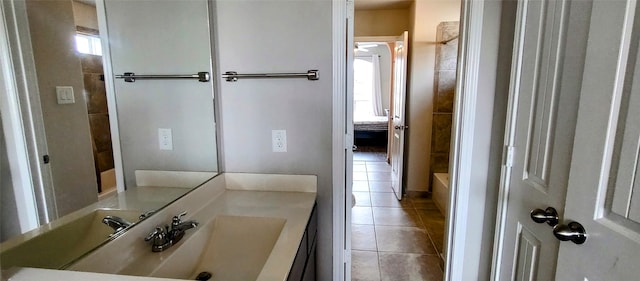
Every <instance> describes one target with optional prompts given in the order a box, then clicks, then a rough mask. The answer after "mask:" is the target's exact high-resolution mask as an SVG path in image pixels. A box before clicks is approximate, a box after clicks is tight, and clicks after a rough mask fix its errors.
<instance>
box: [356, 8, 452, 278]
mask: <svg viewBox="0 0 640 281" xmlns="http://www.w3.org/2000/svg"><path fill="white" fill-rule="evenodd" d="M356 4H357V3H356ZM421 4H422V3H421ZM414 5H415V4H414ZM457 5H458V6H457V7H459V3H458V4H457ZM356 6H357V5H356ZM420 6H421V7H416V6H413V7H409V8H408V9H407V11H411V10H412V9H415V11H416V13H417V12H418V10H423V8H434V7H426V6H428V5H425V6H422V5H420ZM451 6H452V7H453V8H451V9H450V10H451V11H448V10H447V11H444V8H442V7H437V9H436V8H434V9H436V10H438V11H439V12H440V13H442V14H446V16H445V15H438V16H436V17H432V16H428V15H422V13H420V16H419V18H420V21H421V26H420V29H421V30H417V29H416V27H414V28H412V27H411V24H409V28H408V29H407V30H409V39H410V40H408V42H407V43H405V44H402V43H401V44H398V42H402V41H400V40H399V39H398V37H397V36H375V35H372V36H368V35H369V34H376V33H378V34H380V33H382V32H385V33H386V34H389V33H390V34H389V35H393V34H394V33H399V32H397V31H391V32H393V33H391V32H389V31H388V29H387V28H388V27H389V26H394V25H392V24H391V21H395V25H397V26H400V25H401V24H400V23H399V22H400V21H401V19H402V18H403V17H401V16H400V14H402V13H403V12H404V10H402V9H388V10H371V9H369V10H358V9H357V7H356V15H355V21H354V25H355V36H356V37H355V38H354V43H355V44H354V45H355V46H354V47H355V48H354V49H355V52H354V61H353V69H354V79H353V80H354V100H353V104H354V105H353V110H354V114H353V118H354V124H353V128H354V142H355V144H356V150H355V151H354V154H353V185H352V189H353V196H354V204H353V207H352V209H351V239H350V241H351V261H352V264H351V280H441V279H442V278H443V276H444V265H445V252H446V251H445V240H446V239H445V238H446V234H445V232H446V231H445V221H446V214H447V213H448V209H447V202H448V198H449V195H448V190H447V189H446V186H448V176H446V173H447V172H448V162H449V161H448V160H449V159H448V157H449V153H448V151H449V146H450V142H451V128H452V116H453V100H454V95H455V92H456V91H455V85H456V66H457V49H458V40H457V37H458V29H459V28H458V19H459V16H460V14H459V9H455V6H456V5H454V4H452V5H451ZM448 8H450V7H447V9H448ZM429 13H431V11H430V12H429ZM394 15H395V16H394ZM416 16H418V15H417V14H416ZM427 17H428V19H427ZM382 18H385V19H389V22H384V23H386V24H384V25H383V22H382V21H381V19H382ZM416 21H418V20H416ZM425 26H428V28H430V30H429V32H424V30H422V29H423V28H425ZM359 33H360V34H363V33H365V35H364V36H362V37H359ZM417 33H421V34H417ZM424 33H428V35H425V34H424ZM383 34H384V33H383ZM386 34H385V35H386ZM394 44H395V45H394ZM381 46H384V47H387V49H386V50H384V49H382V50H380V49H381ZM385 51H388V52H389V53H390V54H391V56H392V59H391V62H390V64H391V69H392V70H391V75H390V76H391V77H392V78H391V80H392V81H391V83H390V87H389V91H390V93H389V94H390V96H389V108H388V111H386V112H385V114H384V115H383V117H387V119H386V120H384V121H382V120H379V121H378V122H385V121H386V122H387V125H388V126H387V130H386V132H384V133H385V134H386V137H387V138H386V142H377V143H376V142H375V141H371V140H372V139H373V140H375V139H376V138H375V137H374V136H370V135H371V134H372V133H369V132H367V133H368V134H369V136H367V135H366V134H365V136H363V132H362V131H364V129H363V125H362V123H359V122H362V121H363V120H362V119H364V118H362V116H368V117H370V119H373V117H374V116H376V114H375V112H376V107H378V109H379V108H380V106H379V105H376V102H378V101H376V99H375V97H376V96H375V94H377V93H379V94H381V97H383V98H379V100H380V101H379V104H381V105H382V107H383V108H382V109H383V110H384V109H385V108H384V106H385V105H386V104H385V99H384V98H386V96H384V93H383V90H384V89H386V88H385V87H384V86H382V85H384V84H383V83H382V82H381V83H380V84H381V86H379V87H380V90H377V89H375V88H374V89H368V88H371V86H369V85H371V84H372V83H371V82H370V81H376V80H375V79H376V78H378V77H377V75H380V76H381V77H379V79H380V81H384V80H383V79H384V77H382V74H383V72H382V71H376V69H375V66H376V58H377V59H378V61H377V63H378V67H380V70H382V67H384V64H383V55H381V53H382V54H384V52H385ZM398 51H399V52H400V53H403V52H404V53H405V54H411V57H410V58H409V59H406V58H405V61H402V60H398V61H396V60H394V59H393V58H394V55H393V54H394V52H398ZM397 62H400V63H406V65H407V67H406V69H407V74H406V75H405V77H404V78H405V79H406V80H405V81H404V82H401V83H398V84H401V85H398V87H400V88H403V90H404V91H406V96H404V97H406V110H407V114H406V118H405V116H401V118H398V121H402V123H398V124H395V123H394V121H396V120H394V119H396V114H394V112H393V111H396V112H395V113H399V111H398V110H396V109H395V107H394V103H395V101H394V99H395V98H397V96H394V93H396V92H399V91H398V90H397V89H396V87H394V86H393V85H394V83H396V82H398V81H394V78H393V77H394V76H395V75H393V73H394V71H393V69H394V65H395V64H396V63H397ZM372 68H373V70H370V69H372ZM363 69H364V70H363ZM358 71H363V72H366V73H373V74H369V76H372V77H373V78H372V79H367V77H364V78H363V77H362V76H361V74H359V73H358ZM396 77H397V76H396ZM360 84H365V85H366V86H368V88H365V87H362V86H360ZM373 85H374V86H378V85H376V84H375V83H373ZM359 86H360V87H362V88H365V89H367V91H363V92H366V93H368V95H367V96H373V97H374V98H372V99H370V100H371V101H370V100H365V99H364V98H360V97H359V96H362V95H363V94H362V93H361V92H360V91H359V89H358V87H359ZM403 94H404V93H403ZM362 100H364V101H362ZM401 103H402V104H403V105H404V104H405V101H404V100H403V101H402V102H401ZM361 107H365V109H368V110H369V111H365V110H363V109H362V108H361ZM363 111H365V113H362V112H363ZM403 111H404V109H403ZM399 117H400V116H399ZM381 119H382V118H381ZM367 121H369V122H371V121H373V120H367ZM409 122H411V124H409ZM367 125H369V126H371V127H373V126H372V125H371V124H367ZM407 125H410V127H409V126H407ZM378 130H380V129H378ZM396 135H398V136H400V135H403V139H402V141H400V142H399V143H401V144H402V146H404V147H402V146H396V147H394V146H393V138H394V137H395V136H396ZM404 135H406V138H407V141H404ZM367 137H368V138H367ZM377 139H380V137H379V136H378V138H377ZM372 143H373V144H374V145H371V144H372ZM397 156H400V157H397ZM403 158H404V159H403ZM394 160H395V161H397V163H394ZM348 164H349V163H347V165H348ZM393 164H396V166H397V167H399V168H400V170H399V171H398V175H399V177H398V178H399V180H398V188H397V189H394V188H392V186H393V178H394V177H393V172H394V168H392V167H393ZM403 170H404V172H403ZM434 173H437V174H440V173H443V174H445V175H444V177H442V179H434V178H435V176H434ZM438 177H439V178H440V175H438ZM439 181H442V182H444V183H443V184H440V183H439ZM403 182H404V183H403ZM435 185H438V192H439V193H438V196H439V198H438V200H436V193H435V192H436V191H435V189H436V188H435ZM441 187H444V189H442V188H441ZM394 193H395V194H394ZM403 196H406V197H404V198H403ZM436 201H438V202H436Z"/></svg>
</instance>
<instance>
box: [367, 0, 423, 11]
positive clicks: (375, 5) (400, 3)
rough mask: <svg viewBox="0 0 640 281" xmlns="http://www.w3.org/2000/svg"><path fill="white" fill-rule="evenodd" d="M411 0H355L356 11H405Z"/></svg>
mask: <svg viewBox="0 0 640 281" xmlns="http://www.w3.org/2000/svg"><path fill="white" fill-rule="evenodd" d="M411 3H413V0H355V8H356V10H384V9H406V8H409V7H410V6H411Z"/></svg>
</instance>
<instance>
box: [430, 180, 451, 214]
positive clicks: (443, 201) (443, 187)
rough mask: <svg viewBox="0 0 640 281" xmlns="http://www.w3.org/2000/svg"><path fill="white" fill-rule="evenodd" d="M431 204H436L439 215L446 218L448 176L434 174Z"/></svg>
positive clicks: (447, 210)
mask: <svg viewBox="0 0 640 281" xmlns="http://www.w3.org/2000/svg"><path fill="white" fill-rule="evenodd" d="M433 202H434V203H435V204H436V206H437V207H438V209H440V213H442V215H443V216H445V217H446V216H447V213H448V212H449V209H448V208H449V174H448V173H434V174H433Z"/></svg>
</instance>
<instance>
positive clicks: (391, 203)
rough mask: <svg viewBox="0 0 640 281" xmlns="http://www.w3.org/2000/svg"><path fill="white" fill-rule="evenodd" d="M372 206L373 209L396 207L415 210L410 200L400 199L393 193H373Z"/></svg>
mask: <svg viewBox="0 0 640 281" xmlns="http://www.w3.org/2000/svg"><path fill="white" fill-rule="evenodd" d="M371 206H373V207H395V208H413V205H411V202H409V200H406V199H403V200H402V201H398V198H397V197H396V195H395V194H393V193H371Z"/></svg>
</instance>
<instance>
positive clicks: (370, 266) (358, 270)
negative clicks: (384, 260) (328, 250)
mask: <svg viewBox="0 0 640 281" xmlns="http://www.w3.org/2000/svg"><path fill="white" fill-rule="evenodd" d="M351 280H352V281H378V280H380V267H379V266H378V253H377V252H367V251H351Z"/></svg>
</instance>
